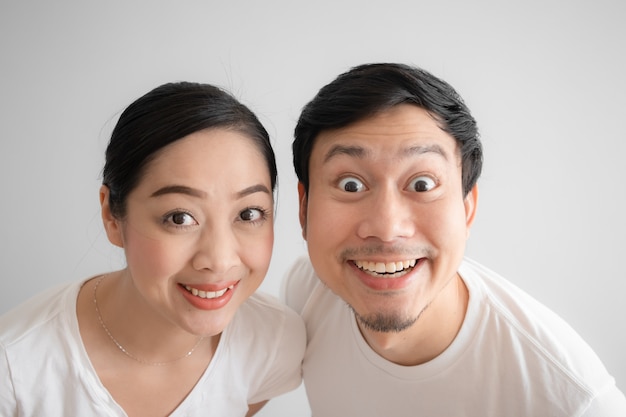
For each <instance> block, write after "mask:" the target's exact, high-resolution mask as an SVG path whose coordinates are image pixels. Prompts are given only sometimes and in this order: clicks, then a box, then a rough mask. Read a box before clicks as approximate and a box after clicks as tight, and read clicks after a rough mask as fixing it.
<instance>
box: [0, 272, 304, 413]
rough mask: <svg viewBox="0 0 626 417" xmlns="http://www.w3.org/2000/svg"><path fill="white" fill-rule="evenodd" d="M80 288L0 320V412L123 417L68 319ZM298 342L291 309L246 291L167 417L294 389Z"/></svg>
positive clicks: (300, 331)
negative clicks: (207, 360)
mask: <svg viewBox="0 0 626 417" xmlns="http://www.w3.org/2000/svg"><path fill="white" fill-rule="evenodd" d="M81 285H82V283H80V282H79V283H73V284H70V285H64V286H62V287H58V288H55V289H51V290H48V291H46V292H44V293H42V294H39V295H37V296H35V297H34V298H33V299H31V300H29V301H27V302H25V303H23V304H22V305H21V306H18V307H17V308H15V309H13V310H12V311H10V312H8V313H6V314H4V315H3V316H1V317H0V416H2V417H9V416H23V417H25V416H33V417H34V416H37V417H40V416H46V417H51V416H52V417H56V416H58V417H68V416H77V417H87V416H126V413H125V412H124V410H122V408H121V407H120V406H119V405H118V404H117V403H116V402H115V401H114V399H113V398H112V397H111V395H110V394H109V392H108V391H107V390H106V388H105V387H104V386H103V385H102V383H101V382H100V380H99V378H98V376H97V374H96V373H95V371H94V368H93V366H92V364H91V362H90V361H89V357H88V355H87V352H86V351H85V348H84V345H83V343H82V339H81V337H80V333H79V329H78V321H77V318H76V298H77V296H78V291H79V289H80V287H81ZM305 340H306V339H305V330H304V324H303V323H302V319H301V318H300V317H299V316H298V315H297V314H296V313H295V312H293V311H292V310H290V309H288V308H286V307H285V306H283V305H282V304H281V303H279V302H278V301H277V300H276V299H274V298H273V297H271V296H269V295H264V294H260V293H256V294H254V295H252V296H251V297H250V298H249V299H248V300H246V301H245V302H244V303H243V304H242V305H241V307H240V308H239V309H238V311H237V313H236V314H235V316H234V318H233V320H232V321H231V323H230V324H229V325H228V326H227V328H226V329H225V330H224V332H223V333H222V337H221V339H220V342H219V344H218V347H217V350H216V352H215V355H214V357H213V359H212V360H211V362H210V364H209V366H208V368H207V369H206V371H205V372H204V375H203V376H202V377H201V379H200V380H199V381H198V383H197V384H196V386H195V387H194V388H193V390H192V391H191V393H189V395H188V396H187V397H186V398H185V400H184V401H183V402H182V403H181V404H180V405H179V406H178V408H177V409H176V410H175V411H174V412H173V413H172V414H171V416H220V417H223V416H244V415H245V413H246V412H247V410H248V404H254V403H258V402H260V401H264V400H267V399H270V398H272V397H275V396H277V395H279V394H282V393H284V392H287V391H290V390H292V389H294V388H296V387H297V386H298V385H300V382H301V368H300V365H301V361H302V356H303V354H304V349H305V343H306V342H305ZM155 400H158V399H155Z"/></svg>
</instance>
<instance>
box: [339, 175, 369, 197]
mask: <svg viewBox="0 0 626 417" xmlns="http://www.w3.org/2000/svg"><path fill="white" fill-rule="evenodd" d="M339 188H341V189H342V190H343V191H347V192H349V193H358V192H359V191H363V190H364V189H365V185H364V184H363V183H362V182H361V181H359V180H358V179H356V178H354V177H347V178H344V179H342V180H341V181H339Z"/></svg>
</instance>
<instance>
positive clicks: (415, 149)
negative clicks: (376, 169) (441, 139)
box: [402, 144, 448, 160]
mask: <svg viewBox="0 0 626 417" xmlns="http://www.w3.org/2000/svg"><path fill="white" fill-rule="evenodd" d="M429 152H433V153H436V154H439V155H441V156H443V158H444V159H446V160H447V159H448V154H446V151H444V150H443V148H442V147H441V146H439V145H437V144H432V145H419V146H411V147H409V148H407V149H406V150H405V151H403V152H402V153H403V154H407V155H421V154H425V153H429Z"/></svg>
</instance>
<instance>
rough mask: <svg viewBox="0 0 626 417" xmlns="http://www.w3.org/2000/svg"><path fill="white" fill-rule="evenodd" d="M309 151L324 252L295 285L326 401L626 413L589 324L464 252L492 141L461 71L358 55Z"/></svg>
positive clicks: (304, 119) (313, 120) (359, 408)
mask: <svg viewBox="0 0 626 417" xmlns="http://www.w3.org/2000/svg"><path fill="white" fill-rule="evenodd" d="M293 151H294V165H295V169H296V173H297V175H298V179H299V185H298V191H299V198H300V223H301V225H302V234H303V236H304V238H305V239H306V241H307V246H308V252H309V258H310V261H309V259H306V260H300V261H298V262H297V263H296V264H295V265H294V267H293V268H292V270H291V271H290V273H289V274H288V277H287V280H286V282H285V286H284V290H285V298H286V301H287V303H288V304H289V305H291V306H292V307H293V308H294V309H296V310H297V311H298V312H300V314H301V315H302V316H303V317H304V319H305V321H306V324H307V335H308V348H307V353H306V356H305V359H304V363H303V373H304V381H305V386H306V390H307V395H308V398H309V401H310V404H311V408H312V411H313V415H314V416H316V417H327V416H341V417H345V416H359V417H363V416H393V417H398V416H417V415H420V416H422V415H423V416H459V415H463V416H480V417H485V416H497V417H503V416H507V417H510V416H618V415H619V416H626V399H625V398H624V395H623V394H622V393H621V392H620V391H619V390H618V389H617V388H616V386H615V382H614V379H613V378H612V377H611V376H610V375H609V374H608V373H607V371H606V369H605V368H604V366H603V365H602V363H601V361H600V360H599V359H598V357H597V356H596V355H595V354H594V353H593V352H592V350H591V349H590V348H589V346H588V345H587V344H586V343H585V342H584V341H583V340H582V339H581V338H580V336H578V335H577V334H576V333H575V332H574V331H573V330H572V329H571V328H570V327H569V326H568V325H567V324H566V323H564V322H563V321H562V320H561V319H560V318H559V317H557V316H556V315H555V314H554V313H552V312H551V311H549V310H548V309H547V308H545V307H544V306H542V305H540V304H539V303H538V302H537V301H535V300H533V299H532V298H531V297H529V296H528V295H527V294H525V293H523V292H522V291H521V290H520V289H518V288H516V287H514V286H513V285H511V284H510V283H508V282H507V281H505V280H504V279H503V278H501V277H500V276H498V275H497V274H495V273H494V272H492V271H490V270H488V269H486V268H485V267H483V266H481V265H479V264H477V263H475V262H473V261H471V260H469V259H466V258H464V251H465V245H466V239H467V237H468V235H469V231H470V227H471V225H472V222H473V220H474V216H475V213H476V204H477V197H478V192H477V186H476V181H477V179H478V177H479V175H480V171H481V167H482V149H481V144H480V141H479V137H478V130H477V127H476V122H475V120H474V118H473V117H472V116H471V114H470V112H469V110H468V109H467V107H466V106H465V104H464V103H463V101H462V99H461V98H460V97H459V95H458V94H457V93H456V92H455V90H454V89H453V88H452V87H451V86H450V85H448V84H447V83H445V82H444V81H442V80H440V79H438V78H436V77H434V76H433V75H431V74H429V73H428V72H426V71H423V70H420V69H417V68H413V67H409V66H405V65H397V64H371V65H363V66H360V67H356V68H354V69H352V70H351V71H348V72H347V73H345V74H342V75H340V76H339V77H338V78H337V79H335V80H334V81H333V82H331V83H330V84H329V85H327V86H325V87H324V88H322V89H321V90H320V91H319V93H318V94H317V96H316V97H315V98H314V99H313V100H312V101H311V102H310V103H308V104H307V105H306V106H305V108H304V110H303V111H302V114H301V116H300V119H299V121H298V124H297V126H296V129H295V141H294V143H293ZM318 278H319V279H318ZM346 304H347V306H348V307H347V306H346Z"/></svg>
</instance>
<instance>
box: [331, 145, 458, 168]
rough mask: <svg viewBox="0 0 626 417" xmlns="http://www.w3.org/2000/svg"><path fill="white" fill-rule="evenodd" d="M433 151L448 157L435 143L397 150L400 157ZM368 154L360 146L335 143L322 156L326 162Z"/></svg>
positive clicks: (362, 156)
mask: <svg viewBox="0 0 626 417" xmlns="http://www.w3.org/2000/svg"><path fill="white" fill-rule="evenodd" d="M429 152H433V153H436V154H439V155H441V156H442V157H443V158H444V159H446V160H447V159H448V155H447V154H446V152H445V151H444V150H443V148H442V147H441V146H439V145H437V144H432V145H416V146H409V147H408V148H403V149H401V150H400V152H399V156H400V157H405V156H412V155H421V154H425V153H429ZM368 154H369V151H368V150H367V149H365V148H363V147H361V146H354V145H350V146H347V145H335V146H333V147H332V148H330V149H329V151H328V152H326V155H325V156H324V162H325V163H326V162H328V161H329V160H330V159H332V158H334V157H335V156H337V155H348V156H352V157H354V158H364V157H366V156H367V155H368Z"/></svg>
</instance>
